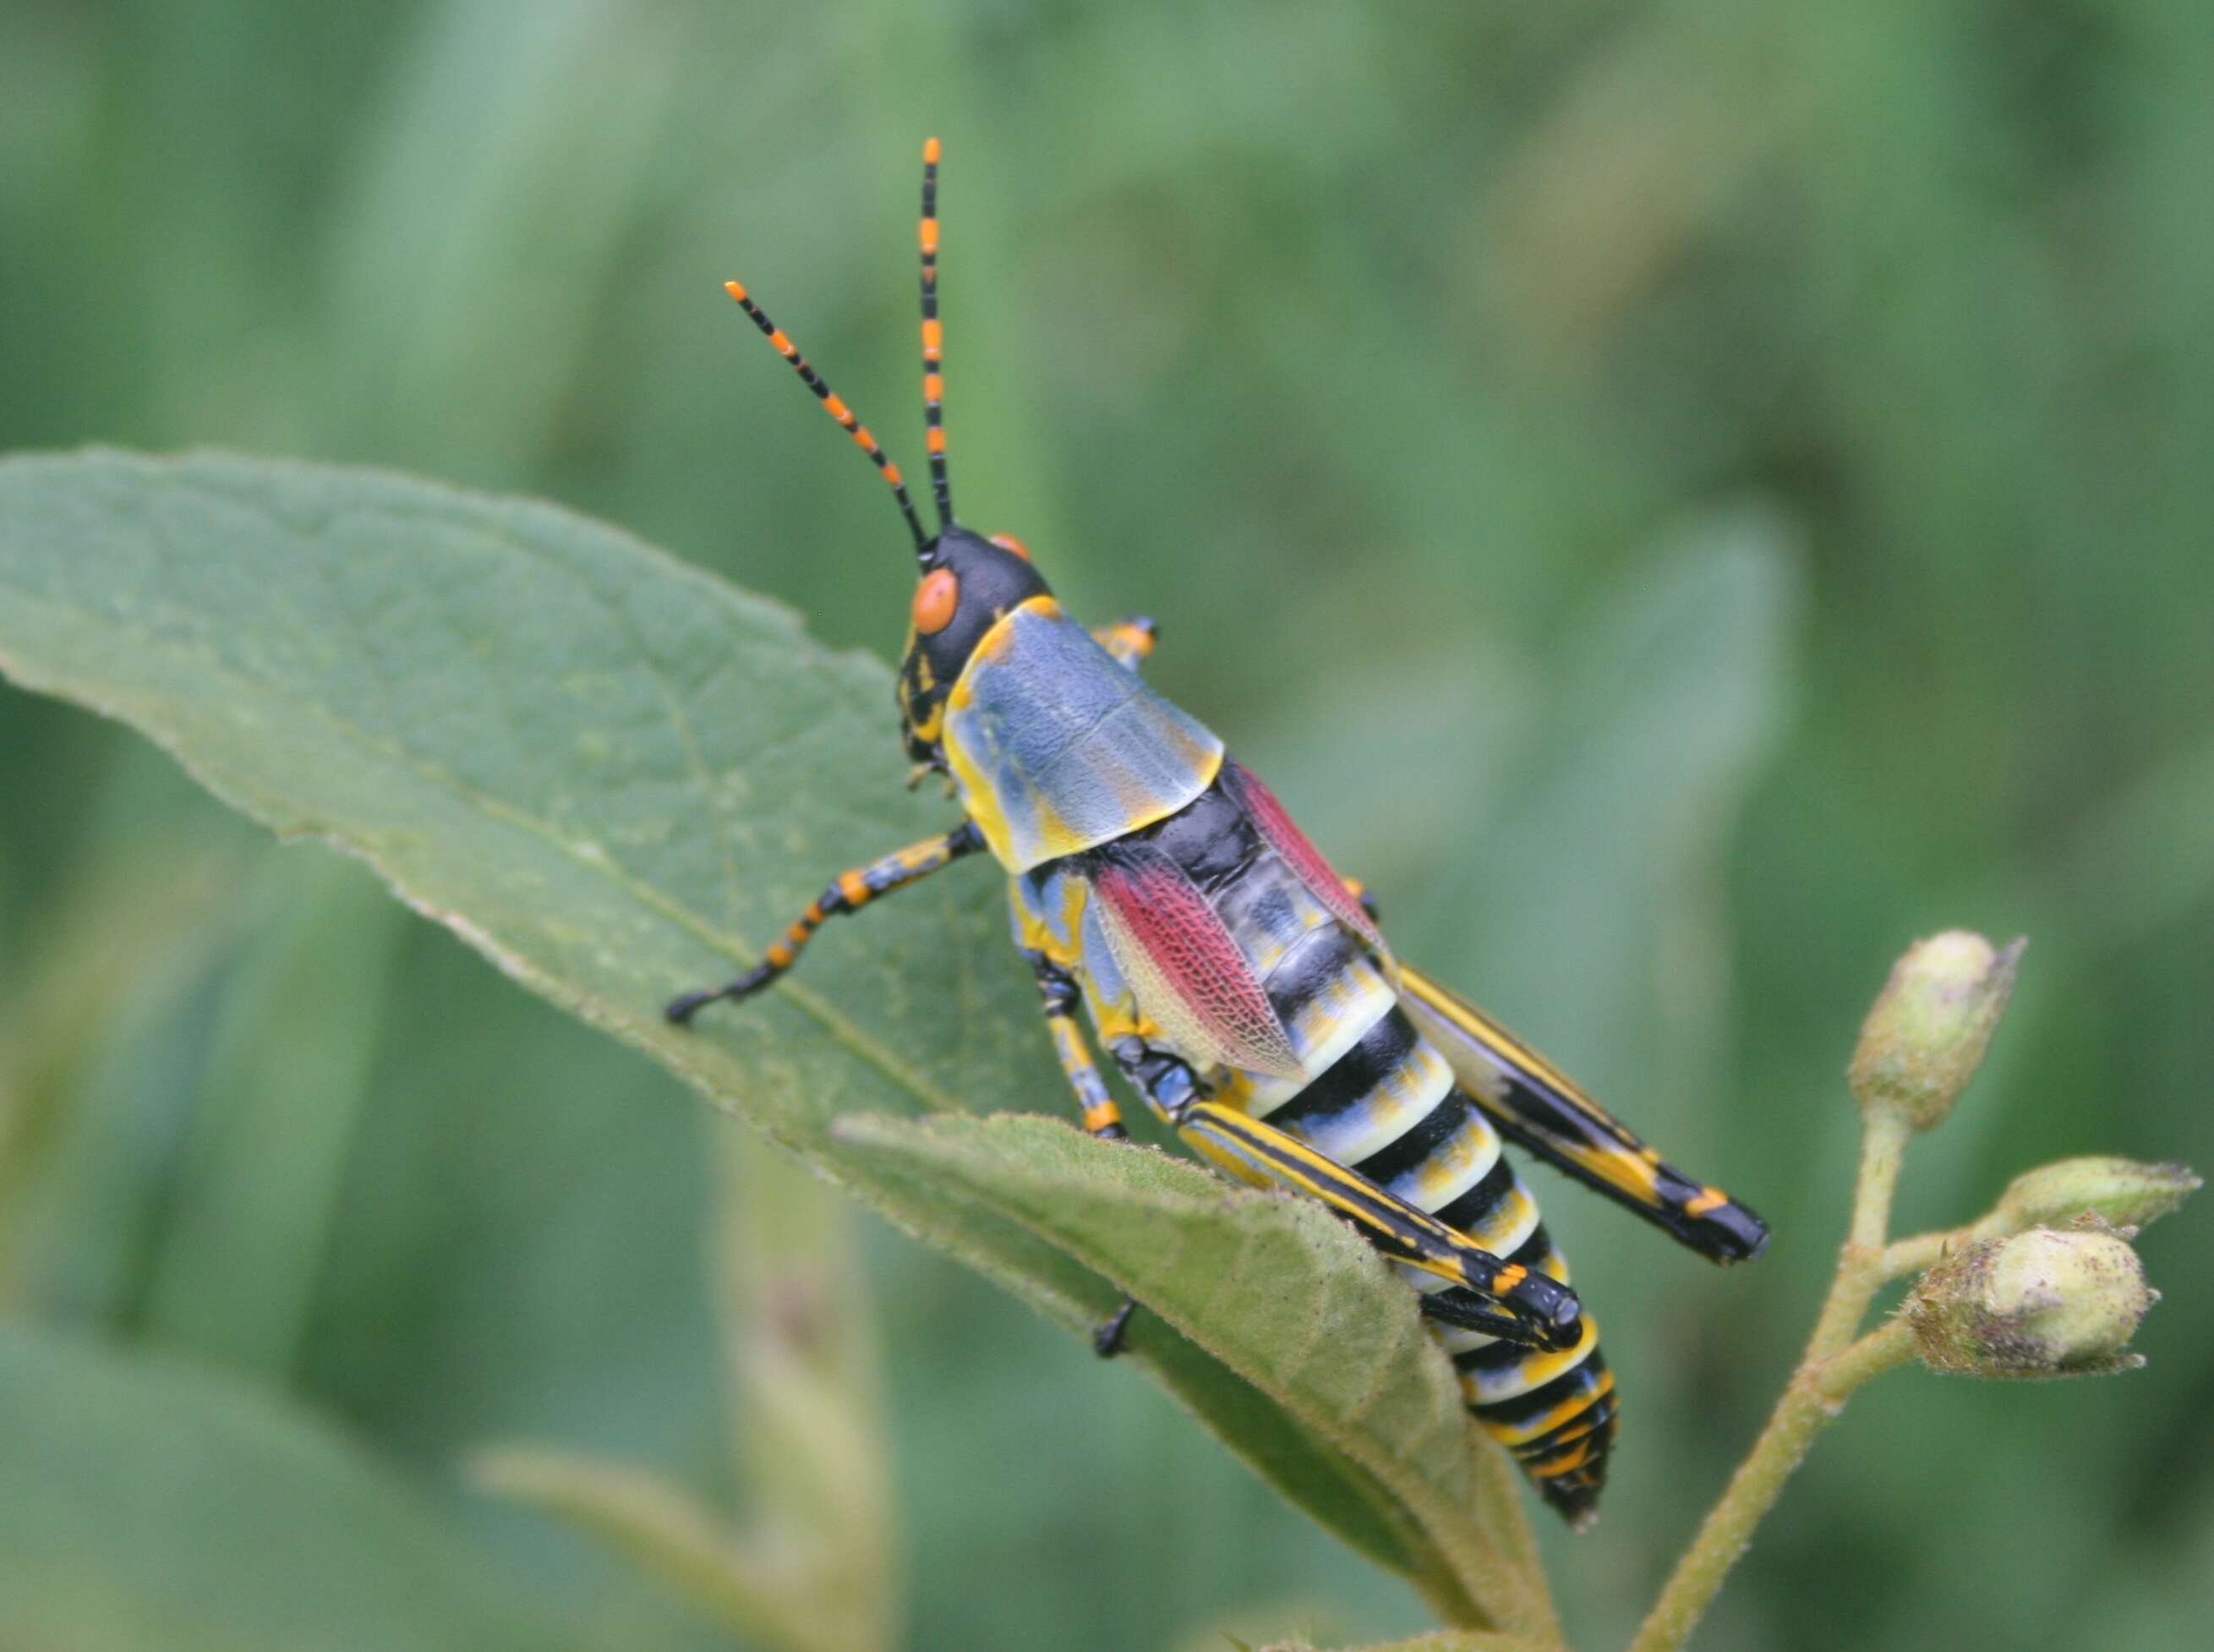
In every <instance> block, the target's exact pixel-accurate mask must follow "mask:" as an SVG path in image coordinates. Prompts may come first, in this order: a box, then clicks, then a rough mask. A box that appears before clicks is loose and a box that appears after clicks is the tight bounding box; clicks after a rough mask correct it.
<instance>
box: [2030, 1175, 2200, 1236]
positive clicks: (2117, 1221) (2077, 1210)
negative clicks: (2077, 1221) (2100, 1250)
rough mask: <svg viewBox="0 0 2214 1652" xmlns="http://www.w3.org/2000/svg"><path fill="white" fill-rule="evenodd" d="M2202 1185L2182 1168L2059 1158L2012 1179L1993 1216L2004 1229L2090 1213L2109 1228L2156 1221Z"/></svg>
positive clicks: (2135, 1225)
mask: <svg viewBox="0 0 2214 1652" xmlns="http://www.w3.org/2000/svg"><path fill="white" fill-rule="evenodd" d="M2202 1185H2203V1184H2201V1183H2200V1181H2199V1178H2198V1177H2196V1176H2194V1175H2193V1174H2192V1173H2191V1172H2190V1170H2189V1169H2188V1168H2187V1167H2186V1166H2182V1165H2140V1164H2138V1162H2137V1160H2135V1159H2099V1158H2093V1159H2062V1160H2061V1161H2060V1162H2059V1163H2058V1164H2056V1165H2046V1166H2043V1167H2042V1168H2040V1169H2038V1170H2033V1171H2030V1172H2027V1173H2026V1174H2023V1175H2021V1176H2017V1177H2015V1178H2014V1182H2013V1184H2012V1185H2010V1186H2009V1188H2008V1189H2007V1190H2006V1191H2005V1192H2004V1193H2003V1194H2002V1195H2000V1196H1999V1202H1998V1208H1997V1213H1996V1214H1997V1216H1998V1218H1999V1220H2000V1221H2002V1222H2003V1223H2004V1224H2005V1226H2006V1227H2007V1228H2008V1229H2009V1230H2017V1229H2021V1228H2024V1227H2036V1226H2038V1225H2039V1224H2040V1223H2041V1222H2064V1221H2072V1220H2073V1219H2074V1218H2076V1217H2077V1216H2082V1215H2094V1216H2096V1217H2098V1218H2099V1219H2100V1221H2103V1222H2106V1223H2107V1224H2108V1225H2109V1226H2111V1227H2126V1228H2130V1229H2132V1230H2134V1229H2136V1228H2139V1227H2144V1225H2145V1224H2146V1223H2147V1222H2150V1221H2157V1220H2158V1219H2159V1218H2161V1217H2162V1216H2165V1215H2168V1212H2169V1211H2171V1210H2173V1209H2174V1208H2176V1207H2177V1206H2178V1205H2180V1204H2181V1203H2182V1202H2184V1200H2186V1199H2187V1198H2189V1197H2190V1196H2192V1195H2193V1193H2196V1192H2197V1191H2198V1190H2199V1188H2200V1187H2201V1186H2202Z"/></svg>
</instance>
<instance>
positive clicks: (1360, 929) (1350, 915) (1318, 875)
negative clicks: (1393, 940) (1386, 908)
mask: <svg viewBox="0 0 2214 1652" xmlns="http://www.w3.org/2000/svg"><path fill="white" fill-rule="evenodd" d="M1222 772H1223V774H1226V776H1228V777H1229V778H1230V781H1231V784H1232V785H1233V786H1236V787H1237V789H1238V801H1239V802H1240V803H1242V804H1244V805H1245V812H1246V814H1247V815H1248V816H1249V817H1251V819H1252V822H1253V824H1254V825H1255V826H1257V828H1259V829H1260V833H1261V835H1262V836H1263V838H1265V839H1266V840H1267V841H1268V844H1269V847H1270V848H1272V849H1274V850H1275V852H1276V853H1277V854H1278V855H1280V856H1281V857H1282V860H1283V862H1284V864H1285V865H1286V866H1289V867H1290V868H1291V869H1292V870H1293V871H1294V872H1296V873H1297V874H1298V875H1299V879H1300V882H1301V883H1302V884H1306V886H1307V892H1308V893H1309V894H1311V895H1312V896H1314V897H1315V899H1316V900H1318V901H1320V902H1322V903H1323V905H1324V908H1325V909H1328V911H1329V913H1330V916H1332V917H1333V918H1336V920H1337V921H1339V922H1340V923H1342V924H1343V925H1344V926H1345V927H1347V928H1348V929H1350V930H1351V931H1352V932H1353V933H1355V934H1356V935H1358V936H1360V937H1361V939H1363V940H1365V941H1367V943H1368V944H1369V945H1371V946H1373V947H1375V948H1376V949H1377V950H1378V951H1382V950H1383V946H1384V937H1383V936H1382V935H1380V934H1379V933H1377V930H1376V923H1375V921H1374V920H1373V919H1372V918H1371V917H1370V916H1369V915H1368V914H1367V910H1366V909H1363V907H1362V906H1361V902H1359V901H1357V900H1355V898H1354V896H1353V892H1352V891H1351V890H1349V889H1347V888H1346V886H1345V880H1344V879H1343V878H1340V877H1339V876H1338V875H1337V874H1336V872H1332V871H1331V870H1330V862H1329V861H1327V860H1324V859H1323V858H1322V851H1321V850H1320V849H1318V848H1317V847H1315V846H1314V845H1313V844H1312V843H1310V842H1308V841H1307V835H1306V833H1305V832H1303V831H1301V830H1300V829H1299V826H1298V824H1297V823H1295V822H1294V820H1293V819H1292V817H1291V816H1290V815H1288V814H1287V813H1286V812H1285V811H1284V805H1282V804H1281V803H1279V802H1277V801H1276V794H1275V792H1271V791H1270V790H1269V788H1268V787H1267V786H1263V785H1262V784H1261V777H1260V776H1259V775H1257V774H1255V773H1254V772H1253V771H1252V770H1251V769H1250V768H1246V767H1245V765H1244V764H1242V763H1232V762H1226V763H1224V764H1223V765H1222Z"/></svg>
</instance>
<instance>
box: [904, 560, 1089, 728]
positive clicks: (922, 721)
mask: <svg viewBox="0 0 2214 1652" xmlns="http://www.w3.org/2000/svg"><path fill="white" fill-rule="evenodd" d="M1051 594H1052V592H1051V591H1050V590H1049V589H1048V587H1047V585H1046V583H1045V581H1044V580H1043V579H1042V578H1039V577H1038V572H1037V569H1036V568H1034V567H1032V566H1031V555H1030V553H1029V552H1028V551H1027V550H1025V549H1024V548H1023V542H1022V541H1020V540H1018V539H1017V538H1015V537H1014V536H1013V535H1011V534H999V535H994V536H993V537H992V538H990V539H984V538H981V537H979V536H978V535H976V534H972V533H970V532H969V530H968V529H966V528H963V527H961V526H959V525H958V524H957V523H948V524H947V525H946V527H945V530H944V531H943V532H941V533H940V534H939V536H938V537H937V538H936V539H935V540H934V541H932V542H931V547H930V549H929V551H928V552H927V554H925V556H924V558H923V560H922V578H921V579H920V581H919V582H918V583H917V584H916V585H915V588H914V606H913V609H912V612H911V613H910V615H909V625H908V633H907V652H906V654H905V656H904V657H903V658H902V660H901V662H900V671H899V686H898V690H897V694H898V700H899V712H900V732H901V734H902V736H903V737H905V739H906V741H907V750H908V756H910V757H912V758H913V759H914V761H915V762H919V763H930V764H932V765H933V766H940V765H942V764H943V762H944V759H945V748H944V746H943V744H942V743H941V740H942V736H943V733H944V728H945V700H946V696H947V695H948V694H951V693H952V692H953V685H954V684H955V683H956V682H958V681H959V680H960V677H961V673H962V672H963V670H966V669H967V667H968V664H969V656H970V655H972V654H974V653H975V652H976V646H977V645H978V644H979V643H981V642H982V641H983V639H984V637H985V635H986V633H988V632H989V631H990V630H991V629H992V627H994V626H995V625H997V624H998V623H999V622H1000V620H1001V619H1002V618H1003V617H1005V616H1006V615H1007V614H1009V613H1010V612H1012V610H1013V609H1017V608H1018V607H1020V606H1021V605H1022V604H1023V603H1026V602H1028V601H1029V600H1030V599H1031V597H1046V596H1050V595H1051Z"/></svg>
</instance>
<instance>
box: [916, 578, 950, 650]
mask: <svg viewBox="0 0 2214 1652" xmlns="http://www.w3.org/2000/svg"><path fill="white" fill-rule="evenodd" d="M960 603H961V583H960V581H958V580H957V579H956V578H954V577H953V570H952V569H951V568H933V569H932V570H931V571H930V572H928V573H927V574H925V575H923V576H922V583H921V584H919V585H917V586H916V587H915V588H914V628H915V632H916V633H917V634H918V635H920V636H925V637H934V636H936V635H937V634H938V633H939V632H941V631H943V630H945V627H947V626H949V625H951V624H952V623H953V610H954V609H956V608H957V607H959V606H960Z"/></svg>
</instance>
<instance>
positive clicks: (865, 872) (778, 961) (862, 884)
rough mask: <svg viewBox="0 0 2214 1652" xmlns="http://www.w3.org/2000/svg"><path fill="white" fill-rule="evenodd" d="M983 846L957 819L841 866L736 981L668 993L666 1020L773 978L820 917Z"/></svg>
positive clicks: (972, 827)
mask: <svg viewBox="0 0 2214 1652" xmlns="http://www.w3.org/2000/svg"><path fill="white" fill-rule="evenodd" d="M982 847H984V835H983V834H982V832H980V831H978V830H977V829H976V823H975V822H973V821H966V820H964V821H963V822H962V823H961V824H960V825H958V826H957V827H956V828H954V829H953V830H951V831H950V832H948V833H946V834H945V835H944V836H943V837H928V838H925V839H924V840H923V841H921V842H920V843H912V844H909V845H908V847H906V848H904V849H901V850H898V851H896V853H894V854H888V855H886V856H884V859H883V860H873V861H871V862H870V863H869V864H868V865H867V866H858V867H856V868H854V869H853V871H852V872H840V873H839V874H838V876H837V877H836V878H835V879H834V880H833V881H832V883H831V884H830V887H829V888H828V889H826V890H823V893H822V894H821V895H819V896H816V898H815V900H814V902H813V903H812V904H810V906H809V907H808V909H807V910H806V911H804V912H803V913H801V914H800V915H799V916H798V917H797V918H795V919H794V920H792V927H790V928H788V929H786V931H785V932H784V937H783V939H780V940H779V941H778V942H776V944H775V945H773V946H771V947H770V948H769V949H768V951H767V952H766V953H765V954H763V955H762V958H761V962H760V963H759V964H755V965H754V967H753V968H752V969H750V970H747V971H746V972H745V974H743V975H742V976H739V977H738V978H737V980H736V981H732V982H725V984H724V985H722V986H720V987H713V988H707V989H706V991H703V992H695V993H686V994H684V995H683V996H682V997H681V998H676V999H672V1000H670V1004H669V1007H668V1009H667V1011H666V1012H664V1013H666V1014H667V1015H668V1017H669V1019H670V1020H671V1021H674V1022H675V1023H676V1025H679V1026H682V1025H684V1024H685V1023H686V1022H688V1021H689V1020H690V1019H692V1018H693V1017H694V1015H696V1014H698V1013H700V1010H701V1009H702V1008H704V1007H705V1006H707V1005H709V1004H712V1003H713V1002H714V1001H715V1000H717V999H719V998H730V999H738V998H750V997H751V996H752V995H753V994H755V993H757V992H759V991H761V988H764V987H768V986H771V985H773V984H774V982H776V980H777V978H778V977H779V976H781V975H783V974H784V972H785V971H786V970H789V969H790V968H792V965H793V964H797V963H798V962H799V955H800V953H802V952H803V951H805V950H806V949H807V943H808V942H809V941H810V940H812V939H815V932H816V930H818V929H820V928H821V927H823V921H824V920H825V919H829V918H835V917H836V916H837V915H839V914H840V913H841V912H859V910H860V909H862V908H863V907H865V906H866V905H868V903H869V902H872V901H873V900H875V899H876V898H877V897H878V896H879V895H889V894H890V893H891V892H892V891H893V890H896V889H905V888H906V887H907V886H908V884H914V883H920V881H921V880H922V879H924V878H927V877H929V876H930V874H931V873H933V872H937V871H939V869H940V868H941V867H945V866H951V865H952V864H953V863H954V862H955V861H956V860H960V859H961V858H962V856H963V855H967V854H975V853H976V851H977V850H979V849H981V848H982Z"/></svg>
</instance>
